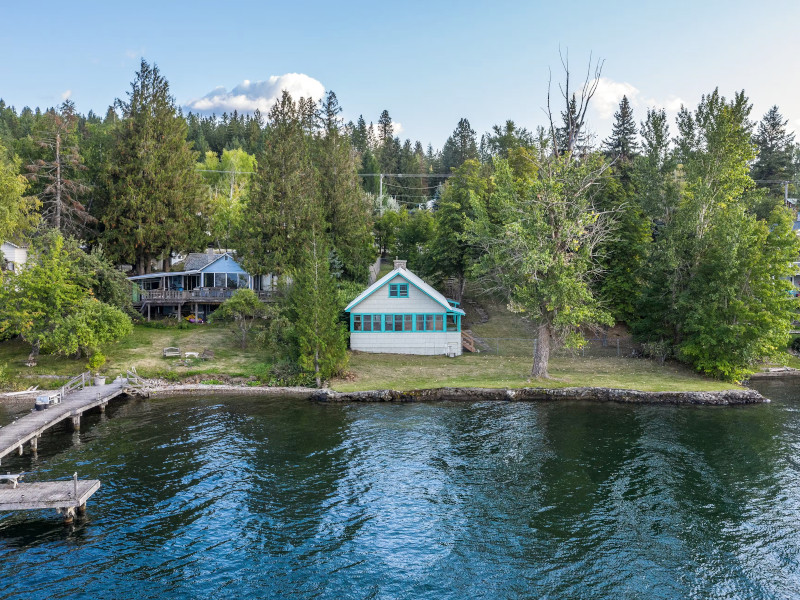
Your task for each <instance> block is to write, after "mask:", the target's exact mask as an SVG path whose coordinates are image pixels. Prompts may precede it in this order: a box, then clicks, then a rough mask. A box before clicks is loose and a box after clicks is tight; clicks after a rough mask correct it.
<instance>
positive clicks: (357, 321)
mask: <svg viewBox="0 0 800 600" xmlns="http://www.w3.org/2000/svg"><path fill="white" fill-rule="evenodd" d="M353 331H361V315H353Z"/></svg>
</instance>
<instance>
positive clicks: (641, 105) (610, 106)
mask: <svg viewBox="0 0 800 600" xmlns="http://www.w3.org/2000/svg"><path fill="white" fill-rule="evenodd" d="M623 96H627V97H628V101H629V102H630V103H631V106H632V107H633V108H635V109H638V113H639V114H638V115H637V118H639V119H644V116H645V115H644V113H645V110H646V109H648V108H657V109H662V108H663V109H664V110H666V111H667V114H668V115H669V116H670V117H671V118H674V117H675V115H677V113H678V111H679V110H680V108H681V106H683V105H685V104H686V102H685V101H684V100H683V98H681V97H679V96H676V95H675V94H670V95H669V96H667V97H666V98H655V97H652V96H645V95H644V94H643V93H642V91H641V90H640V89H639V88H637V87H636V86H635V85H633V84H631V83H628V82H621V81H614V80H613V79H609V78H607V77H601V78H600V79H599V80H598V81H597V90H596V91H595V94H594V96H593V97H592V100H591V102H590V107H591V109H592V110H593V111H594V114H595V116H596V117H597V118H598V119H599V120H600V121H611V120H612V119H613V117H614V113H615V112H617V110H619V103H620V101H621V100H622V97H623Z"/></svg>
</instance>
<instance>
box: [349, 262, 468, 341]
mask: <svg viewBox="0 0 800 600" xmlns="http://www.w3.org/2000/svg"><path fill="white" fill-rule="evenodd" d="M345 311H346V312H348V313H349V314H350V348H352V349H353V350H360V351H361V352H387V353H394V354H446V355H448V356H458V355H460V354H461V317H463V316H464V311H463V310H461V309H460V308H458V303H457V302H454V301H452V300H448V299H447V298H445V297H444V296H442V294H440V293H439V292H437V291H436V290H435V289H433V288H432V287H431V286H429V285H428V284H427V283H425V282H424V281H423V280H422V279H420V278H419V277H417V276H416V275H414V273H412V272H411V271H409V270H408V269H407V268H406V261H404V260H396V261H394V270H393V271H392V272H391V273H389V274H387V275H385V276H384V277H382V278H381V279H379V280H378V281H376V282H375V283H373V284H372V285H371V286H369V287H368V288H367V289H366V290H364V291H363V292H362V293H361V294H360V295H359V296H358V297H357V298H356V299H355V300H353V301H352V302H351V303H350V304H348V305H347V308H345Z"/></svg>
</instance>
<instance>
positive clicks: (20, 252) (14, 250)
mask: <svg viewBox="0 0 800 600" xmlns="http://www.w3.org/2000/svg"><path fill="white" fill-rule="evenodd" d="M27 261H28V249H27V248H25V247H23V246H17V245H16V244H12V243H11V242H3V243H2V245H0V269H5V270H6V271H15V272H19V270H20V269H21V268H22V267H23V266H24V265H25V263H26V262H27Z"/></svg>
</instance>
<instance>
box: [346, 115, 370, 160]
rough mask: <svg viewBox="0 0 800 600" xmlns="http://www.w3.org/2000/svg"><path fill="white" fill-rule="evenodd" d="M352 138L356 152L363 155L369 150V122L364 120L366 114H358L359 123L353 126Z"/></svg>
mask: <svg viewBox="0 0 800 600" xmlns="http://www.w3.org/2000/svg"><path fill="white" fill-rule="evenodd" d="M350 139H351V142H352V144H353V148H355V149H356V152H359V153H361V154H362V155H363V154H364V153H365V152H366V151H367V150H368V148H369V146H368V145H367V144H368V135H367V123H366V121H364V115H358V123H356V125H355V126H354V127H353V132H352V135H351V138H350Z"/></svg>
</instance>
